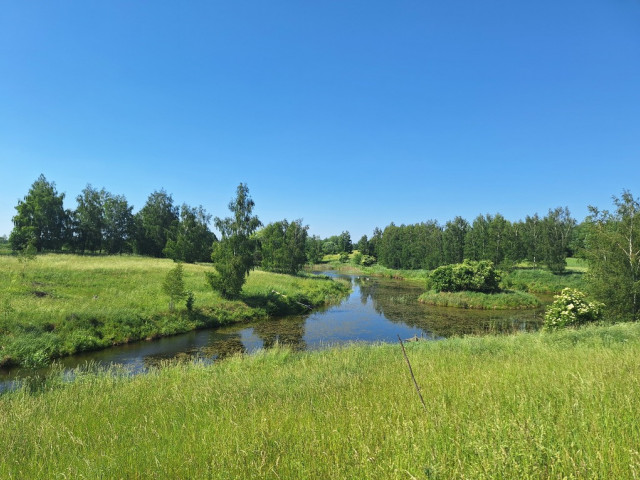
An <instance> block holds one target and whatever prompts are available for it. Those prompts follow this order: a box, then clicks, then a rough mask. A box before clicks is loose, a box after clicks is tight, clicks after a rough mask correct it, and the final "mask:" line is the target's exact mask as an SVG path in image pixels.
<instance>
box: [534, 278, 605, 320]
mask: <svg viewBox="0 0 640 480" xmlns="http://www.w3.org/2000/svg"><path fill="white" fill-rule="evenodd" d="M554 298H555V300H554V301H553V303H552V304H551V305H549V307H547V311H546V312H545V315H544V328H545V329H546V330H554V329H557V328H564V327H569V326H577V325H582V324H584V323H587V322H594V321H597V320H600V318H601V317H602V308H603V307H604V304H602V303H600V302H590V301H588V300H587V297H586V295H585V294H584V293H582V292H581V291H579V290H575V289H573V288H565V289H563V290H562V292H560V295H556V296H555V297H554Z"/></svg>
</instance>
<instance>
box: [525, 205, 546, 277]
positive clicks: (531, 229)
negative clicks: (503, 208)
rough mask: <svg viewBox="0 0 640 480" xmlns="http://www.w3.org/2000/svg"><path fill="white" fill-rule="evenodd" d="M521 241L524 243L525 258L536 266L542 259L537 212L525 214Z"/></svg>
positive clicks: (540, 230)
mask: <svg viewBox="0 0 640 480" xmlns="http://www.w3.org/2000/svg"><path fill="white" fill-rule="evenodd" d="M522 242H523V244H524V251H525V258H526V259H527V260H529V261H530V262H531V263H533V267H534V268H536V267H537V266H538V261H539V260H541V259H542V220H541V219H540V217H539V216H538V214H537V213H536V214H534V215H533V217H530V216H528V215H527V217H526V218H525V220H524V224H523V228H522Z"/></svg>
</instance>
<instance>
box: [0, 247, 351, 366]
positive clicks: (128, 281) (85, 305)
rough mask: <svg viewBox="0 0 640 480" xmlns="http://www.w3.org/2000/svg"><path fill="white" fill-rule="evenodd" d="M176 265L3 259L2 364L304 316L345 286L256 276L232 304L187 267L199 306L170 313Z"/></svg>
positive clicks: (124, 259) (199, 268) (137, 260)
mask: <svg viewBox="0 0 640 480" xmlns="http://www.w3.org/2000/svg"><path fill="white" fill-rule="evenodd" d="M173 265H174V263H173V262H172V261H170V260H161V259H152V258H147V257H135V256H108V257H107V256H78V255H60V254H57V255H56V254H50V255H40V256H38V257H37V258H36V260H34V261H32V262H29V263H27V264H26V265H25V264H21V263H20V262H19V261H18V259H17V258H16V257H13V256H1V257H0V271H2V272H3V275H2V276H1V277H0V365H3V364H4V365H13V364H21V365H24V366H37V365H40V364H43V363H46V362H47V361H49V360H50V359H51V358H56V357H60V356H64V355H70V354H73V353H76V352H80V351H86V350H94V349H101V348H105V347H109V346H112V345H116V344H121V343H127V342H131V341H135V340H143V339H152V338H156V337H160V336H167V335H173V334H176V333H182V332H186V331H190V330H194V329H197V328H204V327H212V326H219V325H225V324H229V323H234V322H243V321H248V320H255V319H259V318H264V317H268V316H281V315H287V314H292V313H302V312H305V311H308V310H309V309H310V308H313V307H316V306H320V305H324V304H326V303H329V302H331V301H336V300H337V299H339V298H342V297H343V296H344V295H345V294H346V293H347V292H348V290H349V287H348V285H346V284H345V283H343V282H340V281H334V280H331V279H327V278H320V277H311V276H306V277H305V276H297V277H294V276H289V275H281V274H274V273H266V272H261V271H254V272H252V273H251V275H250V276H249V278H248V281H247V283H246V285H245V288H244V290H243V293H242V295H241V297H240V298H238V299H236V300H226V299H223V298H222V297H220V296H219V295H218V294H216V293H214V292H213V291H212V290H211V288H210V287H209V286H208V285H207V284H206V280H205V272H206V271H210V270H211V268H212V267H211V266H205V265H185V266H184V281H185V284H186V288H187V289H188V290H190V291H192V292H193V294H194V298H195V305H194V308H193V310H192V311H187V309H186V308H184V305H182V306H181V308H178V309H176V310H175V311H170V310H169V298H168V297H167V296H166V295H164V294H163V292H162V282H163V279H164V277H165V275H166V273H167V272H168V271H169V270H170V269H171V268H172V267H173Z"/></svg>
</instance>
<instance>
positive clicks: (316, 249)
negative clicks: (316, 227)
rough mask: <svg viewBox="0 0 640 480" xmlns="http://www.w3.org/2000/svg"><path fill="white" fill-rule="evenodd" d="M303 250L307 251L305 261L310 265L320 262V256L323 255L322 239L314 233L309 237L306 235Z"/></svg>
mask: <svg viewBox="0 0 640 480" xmlns="http://www.w3.org/2000/svg"><path fill="white" fill-rule="evenodd" d="M305 251H306V253H307V261H308V262H309V263H310V264H311V265H315V264H316V263H320V262H321V261H322V257H323V256H324V254H323V252H322V240H321V239H320V237H318V236H317V235H314V236H313V237H311V238H309V237H307V242H306V245H305Z"/></svg>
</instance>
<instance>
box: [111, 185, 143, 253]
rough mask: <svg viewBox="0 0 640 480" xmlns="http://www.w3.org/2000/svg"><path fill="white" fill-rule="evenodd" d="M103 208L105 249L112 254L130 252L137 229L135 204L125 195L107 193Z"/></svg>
mask: <svg viewBox="0 0 640 480" xmlns="http://www.w3.org/2000/svg"><path fill="white" fill-rule="evenodd" d="M103 208H104V229H103V235H104V238H103V240H104V249H105V250H106V251H107V252H108V253H112V254H113V253H124V252H130V251H131V250H132V245H131V242H132V239H133V235H134V229H135V219H134V216H133V213H132V211H133V206H129V203H128V202H127V199H126V198H125V197H124V196H123V195H111V194H107V197H106V199H105V201H104V205H103Z"/></svg>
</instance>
